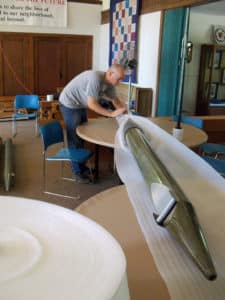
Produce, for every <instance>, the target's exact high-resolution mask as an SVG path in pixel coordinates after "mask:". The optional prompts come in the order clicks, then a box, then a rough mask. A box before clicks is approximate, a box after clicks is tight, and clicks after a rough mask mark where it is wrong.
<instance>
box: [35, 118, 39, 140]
mask: <svg viewBox="0 0 225 300" xmlns="http://www.w3.org/2000/svg"><path fill="white" fill-rule="evenodd" d="M35 135H36V136H39V135H40V132H39V120H38V118H37V117H36V119H35Z"/></svg>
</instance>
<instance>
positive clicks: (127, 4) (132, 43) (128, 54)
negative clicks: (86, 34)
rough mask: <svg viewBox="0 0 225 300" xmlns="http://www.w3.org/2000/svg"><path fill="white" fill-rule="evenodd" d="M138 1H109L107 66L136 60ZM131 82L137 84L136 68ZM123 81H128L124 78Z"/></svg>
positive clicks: (127, 77)
mask: <svg viewBox="0 0 225 300" xmlns="http://www.w3.org/2000/svg"><path fill="white" fill-rule="evenodd" d="M138 19H139V0H111V2H110V53H109V64H110V65H111V64H113V63H122V62H123V61H125V60H126V59H127V60H128V61H129V60H132V59H136V58H137V33H138ZM131 79H132V82H137V79H136V67H135V68H134V71H133V72H132V78H131ZM124 81H129V76H126V77H125V79H124Z"/></svg>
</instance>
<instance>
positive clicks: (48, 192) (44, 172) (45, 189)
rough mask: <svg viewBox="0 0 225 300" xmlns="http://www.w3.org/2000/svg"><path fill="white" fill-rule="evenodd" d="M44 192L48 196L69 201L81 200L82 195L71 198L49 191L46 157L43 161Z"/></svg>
mask: <svg viewBox="0 0 225 300" xmlns="http://www.w3.org/2000/svg"><path fill="white" fill-rule="evenodd" d="M62 179H66V178H62ZM43 192H44V193H45V194H48V195H53V196H58V197H63V198H67V199H73V200H78V199H80V195H75V196H69V195H65V194H61V193H55V192H51V191H49V190H48V189H47V166H46V160H45V156H44V159H43Z"/></svg>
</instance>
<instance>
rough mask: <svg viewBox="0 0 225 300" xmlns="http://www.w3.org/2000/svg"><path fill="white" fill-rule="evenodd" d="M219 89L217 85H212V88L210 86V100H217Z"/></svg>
mask: <svg viewBox="0 0 225 300" xmlns="http://www.w3.org/2000/svg"><path fill="white" fill-rule="evenodd" d="M217 89H218V84H217V83H212V84H211V86H210V93H209V97H210V99H216V97H217Z"/></svg>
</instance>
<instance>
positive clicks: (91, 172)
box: [87, 160, 95, 183]
mask: <svg viewBox="0 0 225 300" xmlns="http://www.w3.org/2000/svg"><path fill="white" fill-rule="evenodd" d="M87 166H88V168H89V171H90V179H91V182H92V183H94V182H95V176H94V174H93V171H92V168H91V162H90V160H88V161H87Z"/></svg>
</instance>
